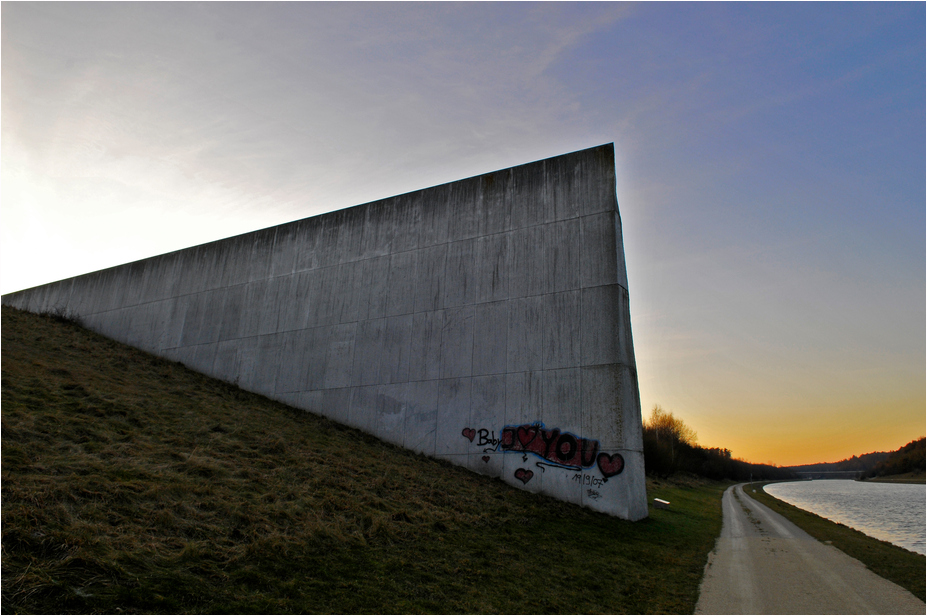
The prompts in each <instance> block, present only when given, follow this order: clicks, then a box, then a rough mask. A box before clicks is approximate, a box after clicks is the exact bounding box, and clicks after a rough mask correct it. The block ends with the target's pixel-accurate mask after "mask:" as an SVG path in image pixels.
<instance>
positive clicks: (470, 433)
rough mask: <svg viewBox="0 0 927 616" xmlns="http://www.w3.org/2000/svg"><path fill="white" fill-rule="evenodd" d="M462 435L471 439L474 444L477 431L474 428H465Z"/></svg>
mask: <svg viewBox="0 0 927 616" xmlns="http://www.w3.org/2000/svg"><path fill="white" fill-rule="evenodd" d="M461 434H463V435H464V436H465V437H467V438H468V439H470V442H471V443H472V442H473V437H474V436H476V430H474V429H473V428H464V429H463V432H461Z"/></svg>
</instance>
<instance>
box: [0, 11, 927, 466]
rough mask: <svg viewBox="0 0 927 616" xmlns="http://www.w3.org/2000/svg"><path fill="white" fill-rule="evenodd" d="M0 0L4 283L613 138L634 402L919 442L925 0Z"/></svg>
mask: <svg viewBox="0 0 927 616" xmlns="http://www.w3.org/2000/svg"><path fill="white" fill-rule="evenodd" d="M0 6H2V8H0V11H2V15H0V27H2V34H0V44H2V51H0V94H2V101H0V291H2V292H3V293H8V292H11V291H16V290H19V289H23V288H28V287H31V286H35V285H39V284H43V283H47V282H51V281H54V280H60V279H62V278H67V277H71V276H75V275H79V274H83V273H87V272H90V271H95V270H98V269H102V268H105V267H110V266H113V265H118V264H121V263H126V262H130V261H134V260H137V259H142V258H145V257H149V256H153V255H157V254H162V253H165V252H169V251H172V250H176V249H180V248H186V247H189V246H193V245H196V244H201V243H204V242H209V241H212V240H216V239H220V238H224V237H229V236H232V235H237V234H240V233H245V232H248V231H252V230H255V229H260V228H264V227H269V226H273V225H277V224H280V223H284V222H289V221H292V220H297V219H300V218H305V217H307V216H313V215H317V214H321V213H324V212H328V211H332V210H337V209H341V208H344V207H349V206H352V205H357V204H360V203H366V202H369V201H374V200H377V199H381V198H384V197H388V196H392V195H396V194H401V193H404V192H409V191H413V190H417V189H420V188H425V187H428V186H433V185H436V184H441V183H444V182H450V181H454V180H457V179H461V178H465V177H470V176H473V175H478V174H482V173H486V172H490V171H494V170H497V169H502V168H506V167H510V166H514V165H518V164H522V163H526V162H531V161H534V160H539V159H542V158H547V157H550V156H556V155H559V154H563V153H566V152H571V151H575V150H579V149H583V148H587V147H592V146H596V145H599V144H602V143H612V142H613V143H614V144H615V152H616V171H617V196H618V202H619V209H620V213H621V220H622V226H623V233H624V245H625V253H626V260H627V267H628V281H629V283H628V284H629V294H630V301H631V319H632V329H633V335H634V348H635V353H636V358H637V365H638V375H639V379H640V391H641V405H642V409H643V415H644V417H645V418H646V416H647V415H649V412H650V409H651V408H652V407H653V406H654V405H655V404H659V405H661V406H662V407H663V408H664V409H666V410H670V411H672V412H673V413H674V414H675V415H676V416H677V417H680V418H681V419H683V421H685V422H686V424H687V425H689V426H691V427H692V428H693V429H695V431H696V432H697V433H698V442H699V444H701V445H703V446H706V447H724V448H727V449H730V450H731V451H732V452H733V455H734V456H735V457H738V458H742V459H746V460H749V461H752V462H762V463H765V462H771V463H774V464H778V465H783V466H785V465H795V464H805V463H814V462H825V461H836V460H840V459H843V458H846V457H850V456H852V455H856V454H862V453H867V452H871V451H887V450H894V449H897V448H899V447H901V446H902V445H904V444H906V443H907V442H909V441H911V440H913V439H915V438H918V437H920V436H923V435H924V433H925V406H927V396H925V390H927V382H925V373H927V365H925V339H927V331H925V321H927V318H925V297H927V285H925V279H927V272H925V229H927V221H925V181H927V179H925V166H927V161H925V131H927V128H925V115H927V108H925V89H927V85H925V28H924V23H925V4H924V3H917V2H911V3H850V4H842V3H814V4H805V3H772V4H767V3H761V4H753V3H749V4H747V3H744V4H741V3H720V4H716V3H693V4H674V3H643V4H622V3H570V4H560V3H540V4H534V3H511V4H509V3H506V4H495V3H476V4H457V3H438V4H430V3H413V4H406V3H398V4H391V3H374V4H352V3H334V4H328V3H280V4H278V3H141V2H139V3H134V2H133V3H99V4H98V3H28V2H23V3H20V2H3V3H2V5H0Z"/></svg>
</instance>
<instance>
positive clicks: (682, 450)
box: [644, 405, 796, 481]
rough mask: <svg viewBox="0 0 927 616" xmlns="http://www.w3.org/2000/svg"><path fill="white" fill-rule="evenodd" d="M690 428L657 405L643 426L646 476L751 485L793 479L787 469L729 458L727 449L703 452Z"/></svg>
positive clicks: (709, 449)
mask: <svg viewBox="0 0 927 616" xmlns="http://www.w3.org/2000/svg"><path fill="white" fill-rule="evenodd" d="M695 441H696V434H695V431H694V430H692V428H690V427H689V426H687V425H685V423H684V422H683V421H682V420H681V419H679V418H677V417H674V416H673V413H672V412H670V411H665V410H663V409H662V408H661V407H660V406H659V405H657V406H655V407H654V408H653V411H651V414H650V418H649V419H648V420H647V421H645V422H644V468H645V469H646V470H647V474H648V475H655V476H658V477H668V476H670V475H672V474H674V473H680V472H681V473H692V474H694V475H699V476H702V477H706V478H708V479H716V480H724V479H730V480H733V481H750V480H751V479H753V480H764V479H770V480H772V479H794V478H796V475H795V473H794V472H792V471H791V470H789V469H786V468H780V467H778V466H772V465H769V464H751V463H750V462H745V461H743V460H738V459H737V458H734V457H733V456H732V455H731V450H730V449H722V448H717V447H716V448H706V447H700V446H699V445H697V444H696V442H695Z"/></svg>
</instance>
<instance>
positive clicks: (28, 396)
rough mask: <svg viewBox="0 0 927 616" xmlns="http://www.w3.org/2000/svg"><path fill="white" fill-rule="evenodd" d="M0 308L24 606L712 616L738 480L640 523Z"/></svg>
mask: <svg viewBox="0 0 927 616" xmlns="http://www.w3.org/2000/svg"><path fill="white" fill-rule="evenodd" d="M2 314H3V316H2V335H3V342H2V373H3V377H2V378H3V412H2V440H3V443H2V517H3V520H2V532H3V538H2V541H3V543H2V545H3V556H2V568H3V576H2V610H3V612H4V613H17V612H54V613H58V612H108V613H114V612H116V611H121V612H122V613H130V612H184V613H191V612H227V613H228V612H338V613H363V612H376V613H406V612H432V613H448V612H451V613H485V612H493V613H512V612H517V613H537V612H545V613H559V612H566V613H589V612H595V613H620V612H631V613H648V612H661V613H691V612H692V610H693V609H694V606H695V601H696V599H697V594H698V584H699V581H700V579H701V576H702V570H703V566H704V563H705V561H706V557H707V554H708V552H709V551H710V549H711V548H712V546H713V544H714V540H715V537H716V536H717V535H718V533H719V531H720V526H721V507H720V495H721V491H722V489H723V486H721V485H694V486H680V485H675V486H674V485H672V484H663V485H658V486H656V487H654V488H653V490H652V491H651V493H650V496H651V497H660V498H664V499H666V500H669V501H672V503H673V505H672V508H671V509H670V510H668V511H651V517H650V518H649V519H647V520H645V521H642V522H637V523H630V522H625V521H622V520H617V519H615V518H611V517H608V516H605V515H602V514H597V513H593V512H591V511H588V510H585V509H582V508H579V507H576V506H573V505H568V504H565V503H561V502H558V501H555V500H552V499H549V498H546V497H539V496H536V495H532V494H528V493H526V492H522V491H519V490H515V489H512V488H510V487H509V486H506V485H505V484H503V483H502V482H500V481H497V480H492V479H488V478H486V477H481V476H478V475H474V474H471V473H469V472H467V471H465V470H463V469H459V468H456V467H453V466H450V465H448V464H446V463H442V462H438V461H435V460H430V459H427V458H424V457H422V456H418V455H415V454H412V453H410V452H407V451H404V450H401V449H398V448H395V447H392V446H389V445H386V444H384V443H382V442H380V441H378V440H376V439H374V438H372V437H369V436H367V435H364V434H362V433H360V432H358V431H355V430H352V429H349V428H345V427H341V426H339V425H337V424H335V423H333V422H330V421H327V420H325V419H323V418H320V417H317V416H315V415H312V414H309V413H303V412H299V411H295V410H293V409H290V408H288V407H285V406H283V405H280V404H277V403H275V402H272V401H269V400H267V399H265V398H262V397H259V396H255V395H252V394H248V393H245V392H242V391H241V390H239V389H237V388H235V387H233V386H231V385H228V384H224V383H221V382H219V381H215V380H212V379H208V378H206V377H203V376H201V375H198V374H196V373H193V372H191V371H189V370H187V369H185V368H184V367H183V366H181V365H179V364H176V363H171V362H167V361H164V360H161V359H157V358H154V357H151V356H149V355H146V354H144V353H141V352H139V351H137V350H134V349H131V348H128V347H125V346H123V345H120V344H117V343H115V342H113V341H110V340H107V339H105V338H102V337H100V336H97V335H95V334H93V333H91V332H88V331H86V330H83V329H81V328H79V327H76V326H74V325H72V324H68V323H62V322H60V321H57V320H55V319H51V318H45V317H37V316H35V315H30V314H26V313H21V312H18V311H14V310H11V309H8V308H6V307H4V308H3V313H2Z"/></svg>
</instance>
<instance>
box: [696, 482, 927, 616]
mask: <svg viewBox="0 0 927 616" xmlns="http://www.w3.org/2000/svg"><path fill="white" fill-rule="evenodd" d="M722 507H723V511H724V524H723V527H722V529H721V537H720V538H719V539H718V544H717V545H716V546H715V549H714V551H713V552H712V553H711V555H710V556H709V560H708V565H707V567H706V569H705V577H704V579H703V580H702V586H701V591H700V593H699V600H698V604H697V605H696V608H695V613H696V614H923V613H925V606H924V602H923V601H921V600H920V599H918V598H917V597H915V596H914V595H912V594H911V593H910V592H908V591H907V590H905V589H903V588H901V587H900V586H897V585H896V584H893V583H892V582H889V581H888V580H886V579H884V578H882V577H879V576H878V575H876V574H875V573H873V572H872V571H870V570H869V569H867V568H866V567H865V566H864V565H863V564H862V563H860V562H859V561H858V560H856V559H853V558H850V557H849V556H847V555H846V554H844V553H843V552H841V551H840V550H838V549H837V548H835V547H832V546H829V545H824V544H823V543H821V542H819V541H817V540H816V539H814V538H813V537H811V536H810V535H808V534H807V533H805V532H804V531H803V530H801V529H800V528H798V527H797V526H795V525H794V524H792V523H791V522H789V521H788V520H786V519H785V518H784V517H782V516H781V515H779V514H777V513H775V512H774V511H772V510H770V509H769V508H767V507H765V506H763V505H762V504H760V503H758V502H757V501H755V500H753V499H752V498H750V497H749V496H747V494H746V493H744V491H743V486H742V484H741V485H737V486H732V487H731V488H728V489H727V491H725V493H724V497H723V499H722Z"/></svg>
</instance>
